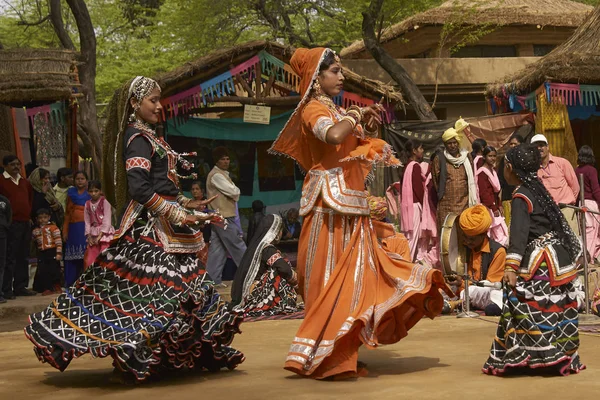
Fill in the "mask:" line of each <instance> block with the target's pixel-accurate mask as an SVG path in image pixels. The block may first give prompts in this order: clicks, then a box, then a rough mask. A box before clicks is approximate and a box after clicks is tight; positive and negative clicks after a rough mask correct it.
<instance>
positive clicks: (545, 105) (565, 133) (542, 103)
mask: <svg viewBox="0 0 600 400" xmlns="http://www.w3.org/2000/svg"><path fill="white" fill-rule="evenodd" d="M537 100H538V105H537V107H538V114H537V119H536V124H535V131H536V133H541V134H543V135H544V136H546V138H547V139H548V144H549V146H550V153H551V154H560V155H561V157H563V158H566V159H567V160H569V161H570V162H571V164H572V165H577V147H576V145H575V139H574V137H573V131H572V130H571V122H570V121H569V112H568V111H567V106H566V105H565V104H560V103H549V102H548V101H547V97H546V94H545V93H539V94H538V98H537Z"/></svg>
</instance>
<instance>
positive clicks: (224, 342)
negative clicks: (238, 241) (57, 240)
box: [25, 76, 244, 380]
mask: <svg viewBox="0 0 600 400" xmlns="http://www.w3.org/2000/svg"><path fill="white" fill-rule="evenodd" d="M122 98H123V99H125V100H126V101H127V103H126V104H125V105H124V107H123V109H124V110H125V113H124V114H123V119H122V121H121V127H122V131H124V134H123V136H122V137H121V138H120V139H118V140H117V151H116V152H115V156H116V157H115V158H116V160H115V161H116V162H115V169H116V174H115V184H116V180H117V179H116V177H117V176H125V175H126V178H127V185H128V187H129V195H130V197H131V201H130V202H129V205H128V207H127V209H126V211H125V214H124V216H123V218H122V220H121V225H120V227H119V229H118V231H117V232H116V233H115V239H114V240H113V242H112V243H111V246H110V247H109V248H108V249H106V250H105V251H104V252H102V253H101V255H100V256H99V257H98V258H97V259H96V262H95V263H94V264H92V266H90V267H89V268H88V269H87V270H86V272H85V273H84V274H83V275H82V276H81V277H80V278H79V279H78V280H77V281H76V282H75V284H74V285H73V286H71V287H70V288H68V289H67V291H66V293H64V294H62V295H61V296H59V297H58V298H57V299H56V300H55V301H54V302H53V303H52V304H51V305H50V306H48V308H47V309H46V310H44V311H42V312H40V313H36V314H33V315H31V316H30V325H28V326H27V327H26V328H25V334H26V335H27V337H28V338H29V339H30V340H31V341H32V342H33V344H34V345H35V348H34V350H35V353H36V355H37V356H38V358H39V359H40V361H42V362H48V363H50V364H51V365H52V366H54V367H55V368H58V369H60V370H61V371H63V370H64V369H66V368H67V366H68V365H69V363H70V362H71V360H72V359H73V358H76V357H79V356H81V355H83V354H85V353H91V354H92V355H93V356H95V357H106V356H109V355H110V356H111V357H112V358H113V360H114V361H113V365H114V366H115V370H116V371H122V372H124V373H126V375H133V377H135V378H136V379H137V380H143V379H145V378H146V377H148V376H149V375H151V374H155V373H156V372H159V371H160V370H161V369H172V368H182V367H188V368H192V367H196V368H205V369H208V370H218V369H220V368H223V367H227V368H229V369H233V368H235V367H236V366H237V365H238V364H239V363H241V362H242V361H243V360H244V356H243V355H242V354H241V353H240V352H238V351H236V350H235V349H233V348H231V347H229V346H228V345H229V344H230V343H231V342H232V340H233V336H234V335H235V333H238V332H239V328H238V327H239V324H240V323H241V321H242V316H241V315H239V314H237V313H231V312H229V311H228V310H227V307H226V304H225V303H224V302H223V301H222V300H221V299H220V297H219V295H218V294H217V293H216V291H215V289H214V288H213V285H212V282H211V281H210V278H209V277H208V276H207V275H206V273H205V272H204V271H203V269H201V267H200V266H199V264H198V261H197V259H196V256H195V254H196V252H197V251H199V250H200V248H201V247H202V246H203V245H204V241H203V240H202V232H201V231H200V230H199V229H198V227H199V225H200V223H204V221H206V220H209V219H210V218H211V217H210V216H209V215H208V214H203V213H195V214H192V213H191V210H194V209H199V208H201V207H202V205H204V204H205V203H206V202H202V201H198V200H191V199H188V198H185V197H184V196H183V195H182V194H180V190H179V186H178V175H177V173H176V165H177V162H178V161H182V160H181V156H182V155H179V154H177V153H175V152H174V151H173V150H172V149H171V148H170V146H169V145H168V144H167V143H166V142H165V141H164V139H163V138H161V137H157V136H156V135H155V132H154V130H153V128H152V126H151V125H150V124H156V123H157V122H158V120H159V119H158V115H159V113H160V111H161V109H162V107H161V105H160V87H159V86H158V84H157V83H156V82H155V81H153V80H152V79H149V78H144V77H141V76H139V77H136V78H135V79H134V80H133V81H132V82H131V84H130V86H129V90H128V91H127V92H125V93H124V94H123V96H122ZM127 117H129V124H127ZM120 135H121V134H120ZM118 157H123V160H124V162H123V161H121V160H120V159H118ZM184 166H185V163H184ZM187 166H188V167H189V164H188V165H187ZM119 188H122V187H121V186H117V190H118V189H119ZM210 200H211V199H209V200H208V201H210Z"/></svg>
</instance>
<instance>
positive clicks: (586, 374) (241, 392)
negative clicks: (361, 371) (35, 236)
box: [0, 317, 600, 400]
mask: <svg viewBox="0 0 600 400" xmlns="http://www.w3.org/2000/svg"><path fill="white" fill-rule="evenodd" d="M299 324H300V321H298V320H295V321H263V322H253V323H245V324H243V325H242V330H243V334H242V335H240V336H238V337H236V340H235V342H234V346H235V347H236V348H238V349H240V350H241V351H243V352H244V353H245V355H246V361H245V362H244V363H243V364H242V365H240V366H239V367H238V369H236V370H235V371H222V372H218V373H208V372H206V373H205V372H196V373H181V372H180V373H177V374H176V375H175V376H170V377H169V378H168V379H162V380H161V381H159V382H152V383H147V384H141V385H133V386H123V385H119V384H115V383H111V382H110V381H109V378H110V376H111V371H112V368H111V361H110V359H92V358H91V357H90V356H85V357H83V358H81V359H77V360H74V361H73V362H72V364H71V365H70V367H69V369H67V371H65V372H64V373H61V372H59V371H57V370H55V369H54V368H52V367H50V366H48V365H47V364H41V363H40V362H38V361H37V359H36V357H35V356H34V354H33V352H32V345H31V344H30V343H29V341H28V340H27V339H25V337H24V336H23V333H22V332H21V331H17V332H5V333H0V359H1V360H2V363H0V399H26V398H35V399H38V400H42V399H58V398H59V399H61V400H69V399H143V398H152V399H167V398H171V399H172V398H173V397H174V396H176V398H177V400H183V399H236V400H237V399H283V398H285V399H307V400H308V399H311V400H313V399H419V400H420V399H436V400H445V399H449V400H450V399H451V400H457V399H484V398H485V399H486V400H492V399H507V398H510V399H534V398H537V399H544V400H552V399H565V398H578V399H592V398H597V396H598V393H599V391H598V389H600V337H596V336H591V335H585V334H582V335H581V349H580V353H581V357H582V360H583V362H584V363H585V364H586V365H587V367H588V369H587V370H585V371H583V372H582V373H580V374H578V375H572V376H569V377H555V376H552V377H543V376H519V377H508V378H498V377H493V376H487V375H484V374H482V373H481V370H480V368H481V366H482V364H483V362H484V361H485V359H486V357H487V353H488V350H489V347H490V344H491V340H492V337H493V335H494V331H495V327H496V325H495V323H494V322H493V321H486V320H481V319H478V320H468V319H457V318H454V317H442V318H437V319H435V320H433V321H431V320H423V321H421V322H420V323H419V324H417V326H416V327H415V328H413V329H412V330H411V331H410V333H409V336H408V337H407V338H405V339H403V340H402V341H401V342H399V343H397V344H395V345H391V346H385V347H381V348H379V349H377V350H365V349H363V350H361V357H360V358H361V360H362V361H364V362H366V363H367V364H368V369H369V371H370V374H369V376H368V377H365V378H360V379H358V380H355V381H345V382H319V381H314V380H310V379H304V378H300V377H297V376H294V375H293V374H291V373H289V372H287V371H285V370H283V368H282V365H283V362H284V359H285V356H286V352H287V348H288V346H289V343H290V340H291V339H292V337H293V336H294V334H295V331H296V329H297V328H298V326H299Z"/></svg>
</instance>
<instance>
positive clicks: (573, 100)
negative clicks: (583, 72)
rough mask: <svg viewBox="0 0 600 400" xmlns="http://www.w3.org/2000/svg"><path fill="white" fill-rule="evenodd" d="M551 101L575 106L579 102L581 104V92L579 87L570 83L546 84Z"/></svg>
mask: <svg viewBox="0 0 600 400" xmlns="http://www.w3.org/2000/svg"><path fill="white" fill-rule="evenodd" d="M546 90H547V92H548V96H549V101H550V102H552V101H558V102H561V101H562V103H563V104H565V105H567V106H574V105H576V104H577V102H579V104H581V92H580V91H579V85H573V84H568V83H546Z"/></svg>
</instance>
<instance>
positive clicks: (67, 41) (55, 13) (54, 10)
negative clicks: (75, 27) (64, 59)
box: [49, 0, 75, 50]
mask: <svg viewBox="0 0 600 400" xmlns="http://www.w3.org/2000/svg"><path fill="white" fill-rule="evenodd" d="M49 3H50V15H49V17H50V20H51V21H52V26H53V27H54V32H55V33H56V36H58V40H60V44H61V45H62V47H64V48H65V49H69V50H75V45H74V44H73V41H72V40H71V36H69V34H68V32H67V30H66V29H65V25H64V23H63V18H62V6H61V5H60V0H49Z"/></svg>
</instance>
